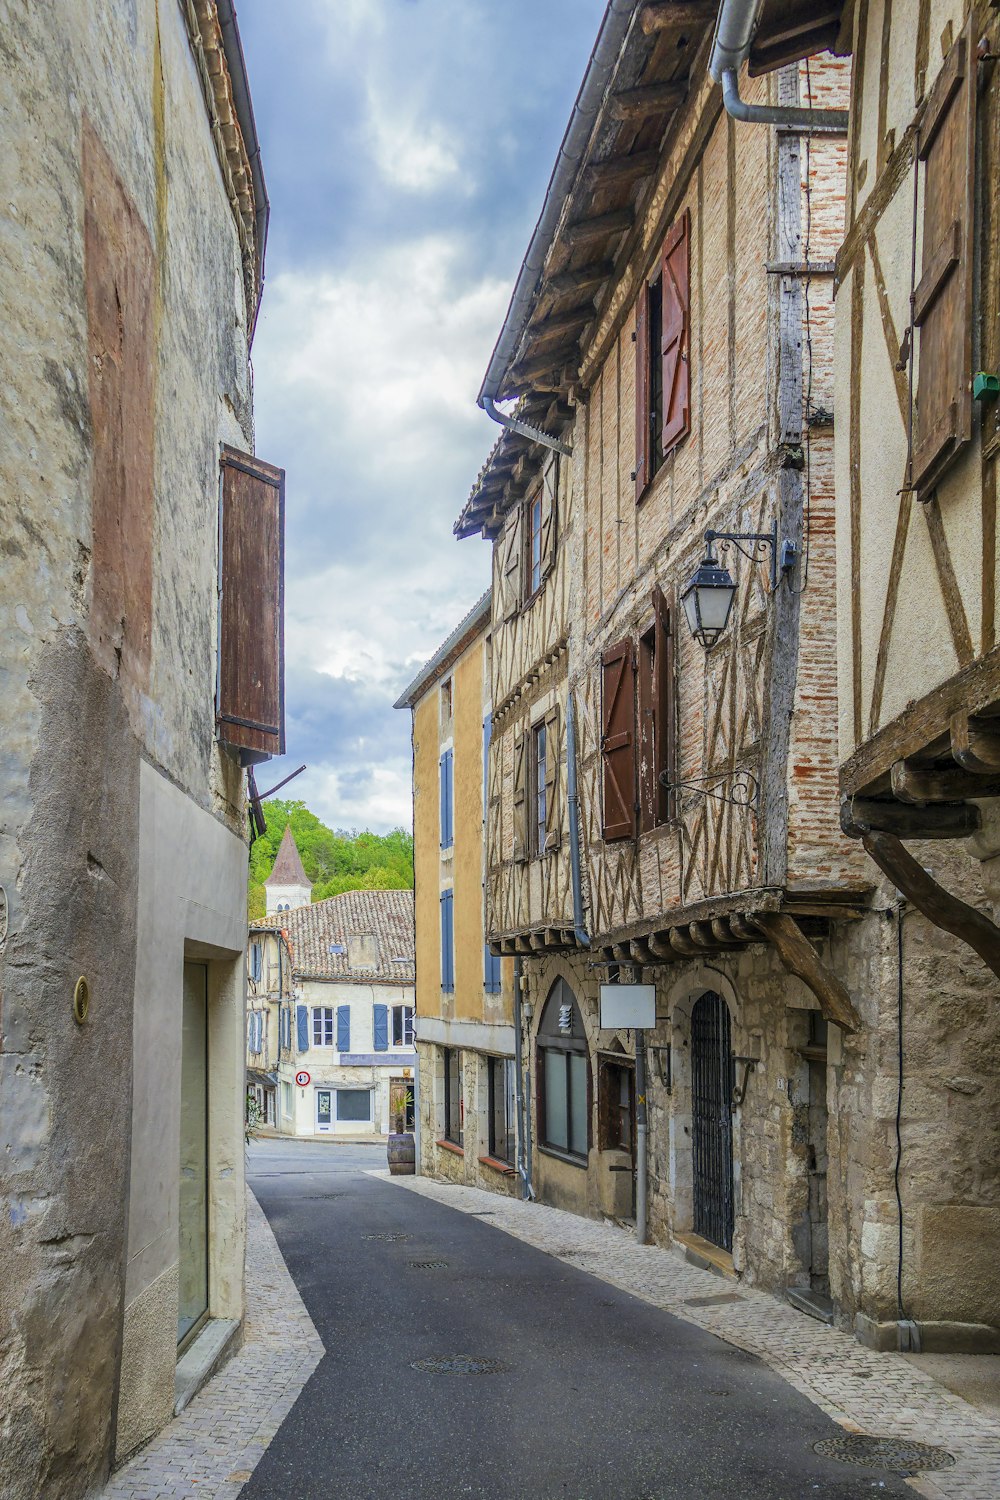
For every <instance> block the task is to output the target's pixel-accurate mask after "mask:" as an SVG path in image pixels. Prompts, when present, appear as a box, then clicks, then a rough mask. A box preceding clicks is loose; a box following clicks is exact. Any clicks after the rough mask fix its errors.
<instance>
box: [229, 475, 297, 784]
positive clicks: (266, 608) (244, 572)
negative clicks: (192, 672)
mask: <svg viewBox="0 0 1000 1500" xmlns="http://www.w3.org/2000/svg"><path fill="white" fill-rule="evenodd" d="M221 464H222V482H221V485H220V501H219V511H220V514H219V659H218V680H217V691H216V720H217V726H218V734H219V739H220V740H221V741H222V742H223V744H226V745H231V746H233V747H234V748H238V749H240V750H243V751H246V752H248V753H247V754H246V755H244V756H243V759H244V761H245V762H253V761H256V760H263V759H265V758H266V757H267V756H269V755H282V754H284V750H285V671H284V572H285V473H284V470H283V469H276V468H274V467H273V466H272V465H271V464H266V463H263V462H262V461H261V460H260V459H259V458H253V457H252V456H251V455H250V454H247V453H239V452H237V451H236V449H234V448H223V450H222V458H221Z"/></svg>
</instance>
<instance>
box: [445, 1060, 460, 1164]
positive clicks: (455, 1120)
mask: <svg viewBox="0 0 1000 1500" xmlns="http://www.w3.org/2000/svg"><path fill="white" fill-rule="evenodd" d="M443 1056H444V1138H445V1140H446V1141H451V1143H452V1144H453V1145H455V1146H461V1145H462V1142H463V1139H464V1134H465V1130H464V1126H465V1101H464V1099H463V1098H462V1054H461V1052H459V1051H458V1050H457V1049H456V1048H454V1047H445V1048H444V1049H443Z"/></svg>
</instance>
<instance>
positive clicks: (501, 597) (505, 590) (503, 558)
mask: <svg viewBox="0 0 1000 1500" xmlns="http://www.w3.org/2000/svg"><path fill="white" fill-rule="evenodd" d="M496 559H497V564H496V566H497V576H496V579H495V582H494V587H495V589H496V598H497V600H498V602H499V609H498V611H497V612H498V614H499V616H500V618H501V619H502V620H511V619H513V617H514V616H515V615H516V614H517V612H518V610H519V608H520V606H521V510H520V507H516V508H515V509H514V511H513V512H512V513H511V515H510V516H509V517H508V520H507V525H506V526H505V528H504V530H503V532H502V534H501V536H500V544H499V546H498V547H497V549H496Z"/></svg>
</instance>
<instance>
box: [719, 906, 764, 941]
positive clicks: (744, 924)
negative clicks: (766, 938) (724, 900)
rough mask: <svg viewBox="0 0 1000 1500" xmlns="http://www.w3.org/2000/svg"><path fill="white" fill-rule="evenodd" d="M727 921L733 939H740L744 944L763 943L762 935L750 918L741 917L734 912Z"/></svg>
mask: <svg viewBox="0 0 1000 1500" xmlns="http://www.w3.org/2000/svg"><path fill="white" fill-rule="evenodd" d="M727 920H728V922H729V929H730V931H731V932H732V934H733V937H738V938H740V939H741V940H742V941H743V942H744V943H759V942H760V941H761V935H760V933H759V932H758V931H757V928H756V927H755V926H754V924H753V922H752V921H751V920H750V919H749V918H748V917H746V916H741V915H740V913H739V912H735V911H734V912H730V914H729V917H728V919H727Z"/></svg>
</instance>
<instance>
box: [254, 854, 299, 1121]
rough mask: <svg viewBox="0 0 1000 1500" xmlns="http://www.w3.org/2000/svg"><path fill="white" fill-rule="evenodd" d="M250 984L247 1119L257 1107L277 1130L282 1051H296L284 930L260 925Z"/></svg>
mask: <svg viewBox="0 0 1000 1500" xmlns="http://www.w3.org/2000/svg"><path fill="white" fill-rule="evenodd" d="M286 832H287V830H286ZM246 978H247V1057H246V1063H247V1118H248V1119H249V1118H250V1105H251V1102H252V1103H253V1104H255V1105H256V1112H257V1120H258V1123H259V1125H260V1127H261V1128H262V1129H263V1130H277V1128H278V1121H279V1119H280V1115H279V1102H278V1089H279V1079H278V1064H279V1061H280V1055H281V1050H282V1049H283V1048H284V1049H285V1051H286V1053H288V1052H289V1049H290V1047H291V1035H292V1005H293V1004H294V996H293V987H292V953H291V948H290V947H289V942H288V934H287V933H286V932H283V931H282V929H281V928H280V927H276V926H274V925H269V924H267V923H260V924H258V925H256V926H255V927H253V928H252V929H251V932H250V941H249V942H248V944H247V976H246ZM287 1113H288V1112H287V1111H286V1114H287Z"/></svg>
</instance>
